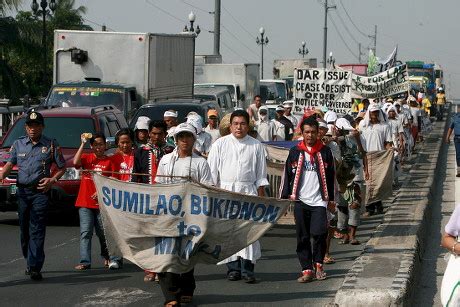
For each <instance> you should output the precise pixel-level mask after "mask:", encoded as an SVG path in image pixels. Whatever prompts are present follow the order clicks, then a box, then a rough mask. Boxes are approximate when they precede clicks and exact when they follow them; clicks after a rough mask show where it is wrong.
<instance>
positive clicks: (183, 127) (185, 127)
mask: <svg viewBox="0 0 460 307" xmlns="http://www.w3.org/2000/svg"><path fill="white" fill-rule="evenodd" d="M181 132H188V133H191V134H192V135H193V137H194V138H195V140H196V129H195V127H193V126H192V125H191V124H189V123H181V124H179V125H177V126H176V128H175V129H174V138H177V135H178V134H179V133H181Z"/></svg>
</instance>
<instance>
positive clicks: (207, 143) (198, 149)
mask: <svg viewBox="0 0 460 307" xmlns="http://www.w3.org/2000/svg"><path fill="white" fill-rule="evenodd" d="M187 123H189V124H190V125H192V126H193V127H195V129H196V135H197V137H196V141H195V147H194V152H195V153H196V154H198V155H201V156H203V157H207V156H208V153H209V150H210V148H211V145H212V136H211V135H210V134H209V133H207V132H206V131H204V129H203V120H202V118H201V116H200V115H199V114H198V113H196V112H190V113H188V114H187Z"/></svg>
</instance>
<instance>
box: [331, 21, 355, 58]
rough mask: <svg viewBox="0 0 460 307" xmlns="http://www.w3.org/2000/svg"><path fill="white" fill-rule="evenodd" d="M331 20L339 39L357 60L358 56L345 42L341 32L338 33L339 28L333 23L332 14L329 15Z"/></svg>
mask: <svg viewBox="0 0 460 307" xmlns="http://www.w3.org/2000/svg"><path fill="white" fill-rule="evenodd" d="M331 22H332V25H333V26H334V28H335V30H336V31H337V34H338V35H339V37H340V39H341V40H342V42H343V44H344V45H345V47H347V49H348V51H349V52H350V53H351V54H352V55H353V56H354V57H355V58H356V59H357V60H358V61H359V57H358V56H357V55H356V54H355V53H354V52H353V51H352V50H351V48H350V47H349V46H348V44H347V42H346V41H345V39H344V38H343V36H342V34H341V33H340V31H339V28H338V27H337V25H336V24H335V22H334V19H333V18H332V16H331Z"/></svg>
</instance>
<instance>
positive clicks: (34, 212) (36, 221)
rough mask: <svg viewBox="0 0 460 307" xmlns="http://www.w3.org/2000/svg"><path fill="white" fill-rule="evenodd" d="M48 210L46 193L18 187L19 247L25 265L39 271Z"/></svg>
mask: <svg viewBox="0 0 460 307" xmlns="http://www.w3.org/2000/svg"><path fill="white" fill-rule="evenodd" d="M47 212H48V193H43V192H41V191H38V190H36V189H35V188H21V187H19V188H18V216H19V227H20V230H21V249H22V254H23V256H24V258H25V259H27V267H28V268H29V269H30V270H31V271H37V272H40V270H41V269H42V267H43V262H44V261H45V251H44V245H45V233H46V220H47Z"/></svg>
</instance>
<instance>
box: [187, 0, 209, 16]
mask: <svg viewBox="0 0 460 307" xmlns="http://www.w3.org/2000/svg"><path fill="white" fill-rule="evenodd" d="M181 2H182V3H184V4H187V5H188V6H190V7H193V8H194V9H196V10H198V11H202V12H203V13H207V14H213V12H210V11H207V10H205V9H202V8H201V7H198V6H195V5H193V4H191V3H188V2H187V1H185V0H181Z"/></svg>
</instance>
